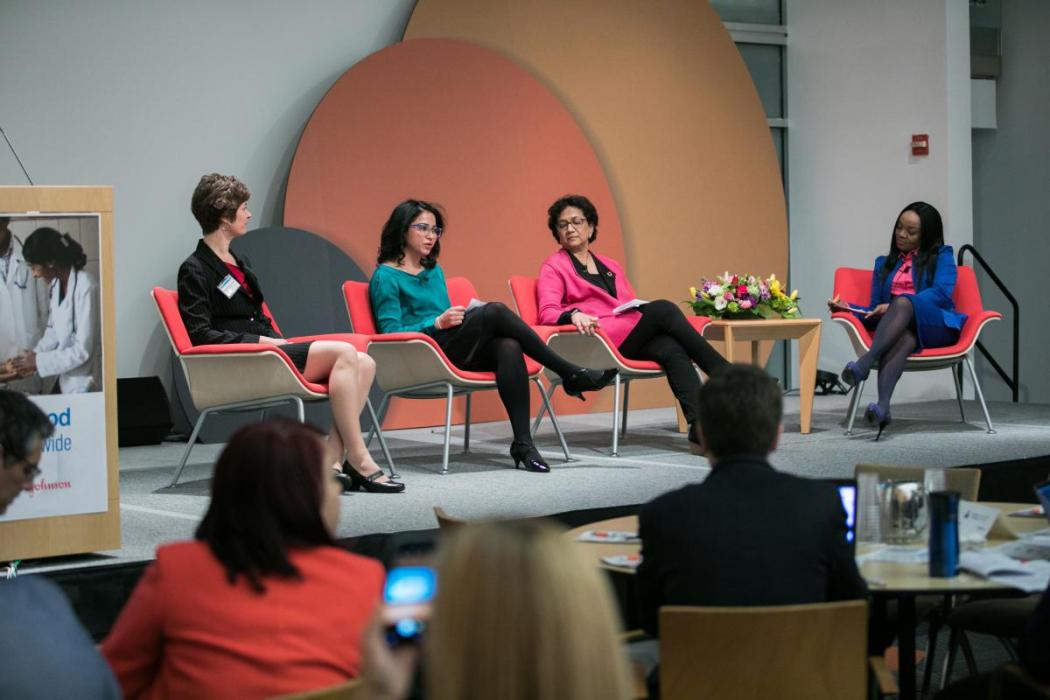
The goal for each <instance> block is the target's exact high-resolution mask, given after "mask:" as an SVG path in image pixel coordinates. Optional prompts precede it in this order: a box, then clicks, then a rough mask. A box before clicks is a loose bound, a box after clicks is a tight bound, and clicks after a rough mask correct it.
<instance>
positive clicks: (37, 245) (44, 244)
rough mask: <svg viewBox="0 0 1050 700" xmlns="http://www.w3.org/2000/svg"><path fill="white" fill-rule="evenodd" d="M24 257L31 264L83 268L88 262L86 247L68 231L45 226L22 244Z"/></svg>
mask: <svg viewBox="0 0 1050 700" xmlns="http://www.w3.org/2000/svg"><path fill="white" fill-rule="evenodd" d="M22 257H23V258H25V261H26V262H27V263H29V264H30V265H53V266H56V267H71V268H73V269H74V270H81V269H83V268H84V265H86V264H87V255H85V254H84V248H83V247H82V246H81V245H80V244H79V243H77V242H76V241H74V240H73V239H72V238H70V236H69V234H68V233H59V232H58V231H56V230H55V229H53V228H49V227H47V226H43V227H41V228H38V229H37V230H36V231H33V232H32V233H31V234H29V238H27V239H26V242H25V243H23V244H22Z"/></svg>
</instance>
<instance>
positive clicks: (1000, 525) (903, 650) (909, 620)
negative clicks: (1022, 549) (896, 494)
mask: <svg viewBox="0 0 1050 700" xmlns="http://www.w3.org/2000/svg"><path fill="white" fill-rule="evenodd" d="M981 505H987V506H992V507H995V508H998V509H999V511H1000V513H999V517H997V518H996V521H995V525H993V527H992V530H991V532H989V533H988V542H987V544H986V546H995V545H999V544H1003V543H1004V542H1008V541H1010V540H1014V539H1017V538H1018V537H1019V536H1020V535H1022V534H1024V533H1026V532H1035V531H1036V530H1041V529H1043V528H1045V527H1046V526H1047V520H1046V518H1045V517H1039V518H1019V517H1013V516H1009V515H1008V514H1009V513H1012V512H1014V511H1018V510H1022V509H1026V508H1031V507H1032V505H1031V504H1029V503H999V502H996V503H993V502H983V503H982V504H981ZM588 530H614V531H624V532H634V533H637V532H638V516H636V515H627V516H623V517H620V518H610V519H608V520H600V521H598V522H594V523H589V524H587V525H582V526H580V527H577V528H574V529H572V530H569V531H568V532H566V533H565V534H564V535H563V536H564V537H566V538H568V539H571V540H575V539H576V538H577V537H579V536H580V535H581V534H582V533H584V532H586V531H588ZM577 544H578V545H579V546H580V547H584V548H586V551H587V552H588V553H589V555H591V556H593V559H594V562H595V563H596V564H597V565H598V566H600V567H602V568H603V569H606V570H608V571H612V572H616V573H621V574H628V575H633V574H634V571H635V570H634V568H631V567H621V566H611V565H609V564H606V563H605V562H603V561H602V559H601V558H602V557H605V556H613V555H618V554H626V555H632V554H638V553H640V552H641V549H642V546H641V544H640V543H628V544H605V543H601V542H579V543H577ZM873 548H874V546H873V545H863V544H862V545H858V546H857V554H858V555H864V554H866V553H868V552H870V551H872V549H873ZM858 568H859V569H860V573H861V575H862V576H863V577H864V579H865V580H866V581H867V582H868V588H869V590H870V592H871V594H872V596H877V597H884V598H893V599H896V600H897V607H898V614H897V639H898V644H899V645H900V654H899V657H900V671H899V678H898V684H899V686H900V698H901V699H902V700H908V699H910V698H914V697H916V692H915V688H916V675H915V627H916V620H915V597H916V596H919V595H957V594H962V593H976V592H980V591H983V592H989V591H997V590H998V591H1006V590H1013V589H1011V588H1009V587H1007V586H1004V585H1002V584H1001V583H996V582H994V581H989V580H987V579H984V578H981V577H979V576H975V575H973V574H970V573H967V572H961V573H959V574H958V575H956V576H952V577H951V578H933V577H931V576H930V575H929V572H928V565H927V564H925V563H923V564H899V563H893V562H883V561H865V562H863V563H862V564H860V566H859V567H858Z"/></svg>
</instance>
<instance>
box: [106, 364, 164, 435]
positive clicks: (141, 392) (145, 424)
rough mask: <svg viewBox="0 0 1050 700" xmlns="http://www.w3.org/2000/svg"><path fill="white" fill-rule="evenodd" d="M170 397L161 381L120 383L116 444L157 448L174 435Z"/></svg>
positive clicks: (146, 379)
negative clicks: (169, 434)
mask: <svg viewBox="0 0 1050 700" xmlns="http://www.w3.org/2000/svg"><path fill="white" fill-rule="evenodd" d="M168 406H169V404H168V395H167V394H166V393H164V385H162V384H161V383H160V378H159V377H129V378H127V379H118V380H117V442H118V444H119V445H120V446H121V447H134V446H135V445H158V444H160V442H161V440H163V439H164V438H165V437H166V436H167V435H168V433H170V432H171V412H170V410H169V409H168Z"/></svg>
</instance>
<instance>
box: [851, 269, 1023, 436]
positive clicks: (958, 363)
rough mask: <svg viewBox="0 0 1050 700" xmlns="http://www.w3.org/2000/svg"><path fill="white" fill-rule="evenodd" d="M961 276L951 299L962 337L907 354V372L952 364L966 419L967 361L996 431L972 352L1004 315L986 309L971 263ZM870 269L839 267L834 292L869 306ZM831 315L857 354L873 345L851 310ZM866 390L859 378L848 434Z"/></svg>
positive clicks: (975, 386)
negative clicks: (963, 369)
mask: <svg viewBox="0 0 1050 700" xmlns="http://www.w3.org/2000/svg"><path fill="white" fill-rule="evenodd" d="M958 273H959V274H958V277H957V278H956V282H955V293H954V294H953V295H952V300H953V301H954V302H955V308H956V309H957V310H958V311H960V312H962V313H964V314H966V323H964V324H963V327H962V330H961V332H960V333H959V341H958V342H957V343H955V344H954V345H949V346H946V347H943V348H925V349H924V350H922V351H921V352H918V353H915V354H913V355H911V356H910V357H909V358H908V363H907V365H905V367H904V370H905V371H906V372H922V371H927V370H933V369H945V368H951V370H952V379H953V380H954V381H955V396H956V400H957V401H958V402H959V414H960V415H961V417H962V420H963V422H965V421H966V413H965V411H964V410H963V402H962V382H961V379H960V377H961V367H962V365H964V364H965V365H966V369H967V370H968V371H969V373H970V379H971V380H972V381H973V386H974V389H975V390H976V392H977V400H978V401H980V403H981V411H983V412H984V422H985V424H986V425H987V426H988V432H989V433H994V432H995V429H994V428H992V419H991V417H990V416H989V415H988V406H987V405H986V404H985V402H984V394H983V393H982V392H981V384H980V382H979V381H977V372H975V371H974V368H973V362H971V360H970V352H971V351H972V350H973V346H974V345H975V344H976V343H977V338H978V336H979V335H980V333H981V330H982V329H983V328H984V327H985V325H987V324H989V323H991V322H992V321H998V320H1001V319H1002V317H1003V315H1002V314H1001V313H999V312H998V311H987V310H985V308H984V305H983V304H982V303H981V290H980V289H979V288H978V286H977V276H976V275H975V274H974V272H973V268H972V267H968V266H966V265H960V266H959V267H958ZM871 276H872V271H871V270H858V269H855V268H848V267H840V268H839V269H837V270H835V291H834V292H833V294H832V296H838V297H840V299H841V300H842V301H843V302H844V303H849V304H854V305H861V306H866V305H867V304H868V303H869V302H870V301H871ZM831 319H832V320H833V321H835V322H836V323H838V324H839V325H840V326H842V327H843V328H844V329H845V330H846V335H848V336H849V339H850V342H851V343H853V349H854V350H855V351H856V353H857V356H858V357H859V356H861V355H863V354H864V353H866V352H867V351H868V349H869V348H870V347H871V334H870V333H868V329H867V328H865V327H864V325H863V324H862V323H861V322H860V321H859V320H858V319H857V317H856V316H854V315H853V314H850V313H841V312H840V313H834V314H832V315H831ZM875 369H878V368H875ZM863 392H864V382H860V383H859V384H858V385H857V388H856V389H855V390H854V391H853V398H852V400H851V401H850V405H849V416H848V422H847V425H846V435H852V434H853V421H854V419H855V418H856V414H857V408H858V407H859V406H860V397H861V394H862V393H863Z"/></svg>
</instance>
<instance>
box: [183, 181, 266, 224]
mask: <svg viewBox="0 0 1050 700" xmlns="http://www.w3.org/2000/svg"><path fill="white" fill-rule="evenodd" d="M250 197H251V194H250V193H249V192H248V187H247V185H245V184H244V183H243V182H241V181H240V180H238V179H237V178H235V177H234V176H233V175H220V174H219V173H211V174H210V175H205V176H204V177H202V178H201V181H200V182H198V183H197V188H196V189H195V190H193V199H191V200H190V209H191V210H192V211H193V217H194V218H195V219H197V223H199V224H200V225H201V231H203V232H204V233H205V234H209V233H214V232H215V231H216V230H218V228H219V225H220V224H221V223H222V222H223V220H224V219H225V220H227V221H232V220H233V219H234V218H235V217H236V216H237V209H238V208H239V207H240V206H241V205H242V204H244V203H245V202H247V201H248V199H249V198H250Z"/></svg>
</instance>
